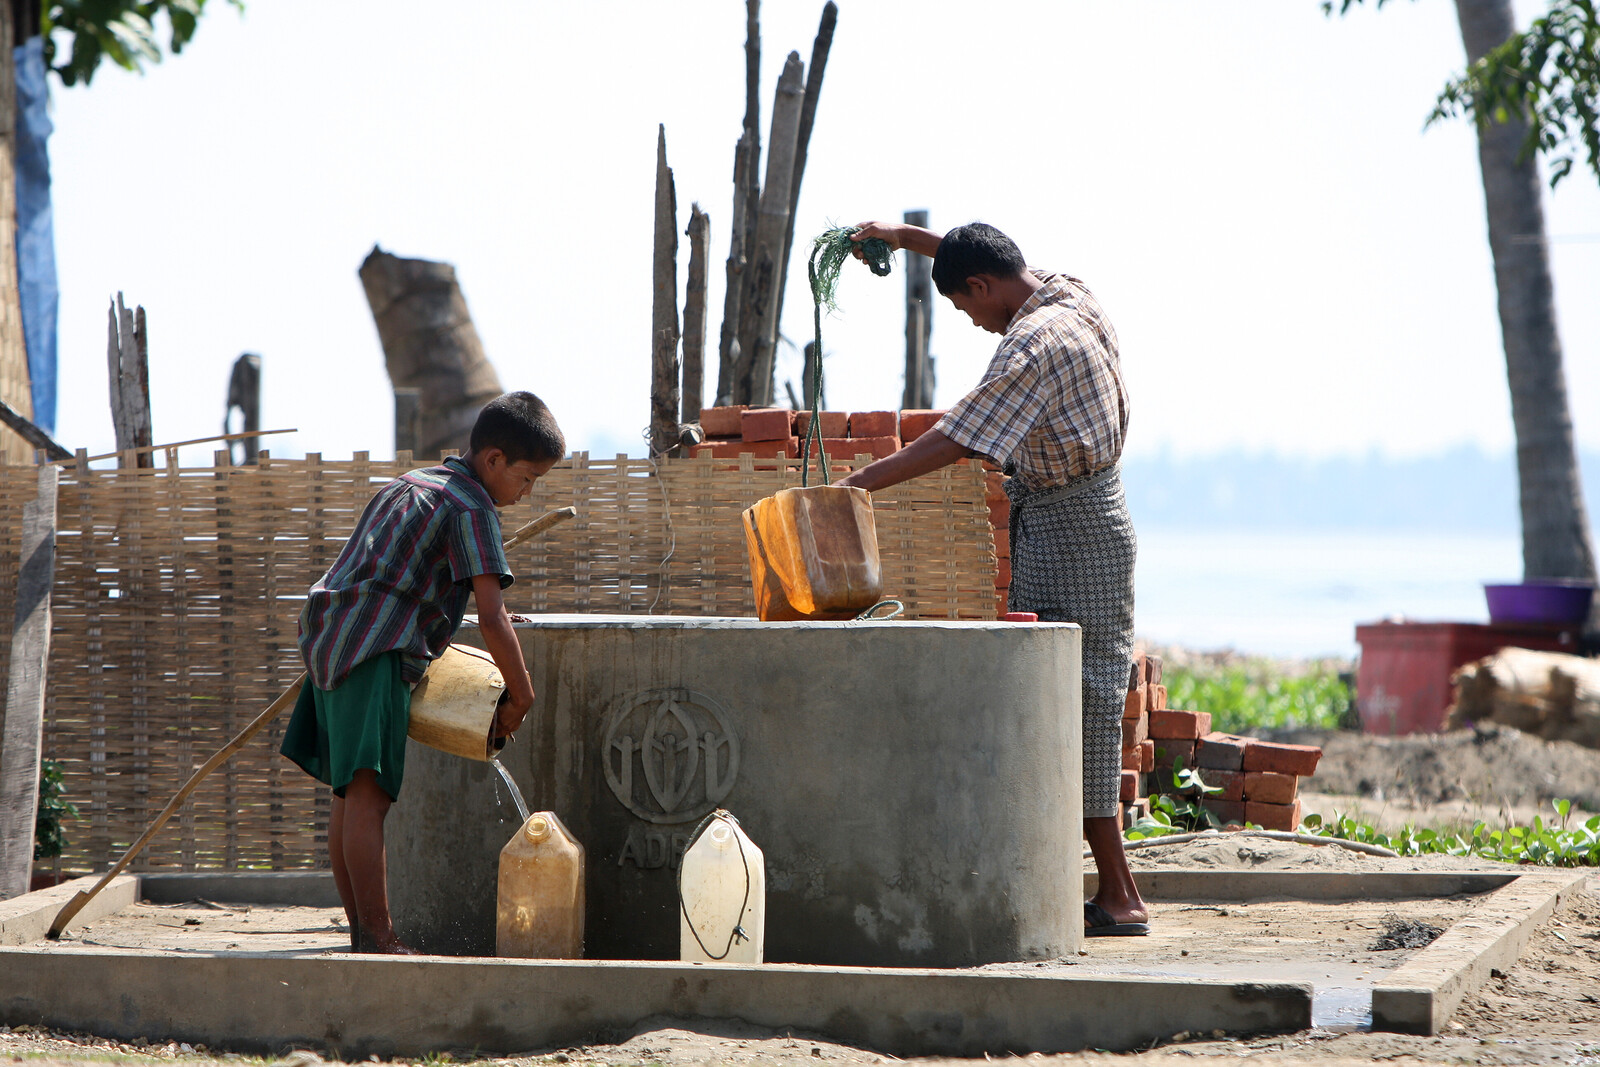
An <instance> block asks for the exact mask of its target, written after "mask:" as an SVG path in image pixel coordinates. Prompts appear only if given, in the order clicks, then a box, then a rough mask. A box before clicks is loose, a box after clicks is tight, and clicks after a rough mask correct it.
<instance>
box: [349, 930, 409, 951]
mask: <svg viewBox="0 0 1600 1067" xmlns="http://www.w3.org/2000/svg"><path fill="white" fill-rule="evenodd" d="M360 946H361V947H360V948H358V949H356V951H357V952H361V953H364V954H366V955H369V956H420V955H422V953H420V952H418V951H417V950H416V949H414V948H412V947H411V946H410V945H407V944H405V943H404V942H403V941H401V940H400V939H399V938H398V937H396V936H395V935H394V931H392V930H391V931H390V932H389V934H388V935H387V936H386V937H379V936H378V935H376V934H374V933H372V931H370V930H362V931H361V935H360Z"/></svg>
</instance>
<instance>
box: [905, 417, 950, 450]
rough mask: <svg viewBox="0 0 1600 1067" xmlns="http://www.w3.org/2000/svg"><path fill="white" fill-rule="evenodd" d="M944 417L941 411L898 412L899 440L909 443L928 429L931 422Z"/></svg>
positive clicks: (931, 426) (931, 425) (930, 427)
mask: <svg viewBox="0 0 1600 1067" xmlns="http://www.w3.org/2000/svg"><path fill="white" fill-rule="evenodd" d="M942 418H944V412H943V411H928V410H917V409H913V410H911V411H902V412H901V413H900V440H902V441H904V442H905V443H906V444H908V445H909V444H910V443H911V442H912V441H915V440H916V439H917V438H919V437H921V436H922V435H923V434H925V433H927V432H928V431H929V430H931V429H933V424H934V423H936V422H938V421H939V420H940V419H942Z"/></svg>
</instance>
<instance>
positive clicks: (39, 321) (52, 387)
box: [13, 37, 61, 433]
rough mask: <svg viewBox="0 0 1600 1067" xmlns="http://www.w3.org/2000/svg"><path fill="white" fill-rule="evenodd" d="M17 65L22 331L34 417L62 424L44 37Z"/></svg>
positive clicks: (20, 53) (48, 428) (50, 427)
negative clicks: (58, 404)
mask: <svg viewBox="0 0 1600 1067" xmlns="http://www.w3.org/2000/svg"><path fill="white" fill-rule="evenodd" d="M13 55H14V56H15V58H16V65H17V154H16V168H17V287H18V288H19V289H20V290H21V297H22V336H23V339H24V341H25V343H26V344H27V346H28V376H29V378H30V379H31V381H32V382H33V421H34V424H35V425H37V426H39V427H40V428H41V429H43V430H44V431H45V432H46V433H55V430H56V308H57V305H58V304H59V303H60V298H61V294H60V290H59V289H58V288H57V286H56V240H55V223H54V221H53V219H52V216H51V212H50V154H49V151H48V150H47V148H46V142H47V141H49V139H50V133H51V131H52V130H53V129H54V128H55V127H53V126H52V125H51V124H50V116H49V114H48V104H49V101H50V92H49V89H48V87H47V86H46V84H45V75H46V74H48V73H49V69H48V68H47V67H46V66H45V63H44V38H43V37H35V38H33V39H32V40H30V41H28V43H27V44H24V45H22V46H20V47H18V48H17V49H15V50H14V52H13Z"/></svg>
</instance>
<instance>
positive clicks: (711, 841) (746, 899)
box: [678, 809, 767, 963]
mask: <svg viewBox="0 0 1600 1067" xmlns="http://www.w3.org/2000/svg"><path fill="white" fill-rule="evenodd" d="M766 941H767V869H766V865H765V864H764V863H763V861H762V856H761V850H760V849H759V848H757V847H756V845H755V842H753V841H751V840H750V838H749V837H747V836H746V835H745V832H744V830H743V829H742V828H741V827H740V826H739V820H737V819H735V818H734V817H733V816H732V815H730V814H729V813H728V812H726V811H722V810H720V809H719V810H717V811H716V812H715V813H713V814H712V816H711V817H710V818H709V819H707V820H706V824H705V826H704V827H702V828H701V830H700V833H698V834H696V835H695V839H694V840H693V841H691V842H690V843H689V847H688V848H687V849H685V850H684V853H683V861H682V863H681V865H680V866H679V868H678V955H679V958H680V959H682V960H683V961H684V962H685V963H693V962H699V963H760V962H761V960H762V957H763V955H764V954H765V952H766Z"/></svg>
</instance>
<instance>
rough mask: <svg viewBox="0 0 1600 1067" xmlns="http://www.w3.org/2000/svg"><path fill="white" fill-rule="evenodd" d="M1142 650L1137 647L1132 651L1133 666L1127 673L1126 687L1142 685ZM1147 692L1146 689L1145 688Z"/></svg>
mask: <svg viewBox="0 0 1600 1067" xmlns="http://www.w3.org/2000/svg"><path fill="white" fill-rule="evenodd" d="M1144 682H1145V678H1144V652H1143V651H1141V650H1139V649H1134V651H1133V668H1132V670H1130V671H1129V673H1128V688H1130V689H1132V688H1135V687H1137V686H1141V685H1144ZM1146 691H1147V692H1148V690H1146Z"/></svg>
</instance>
